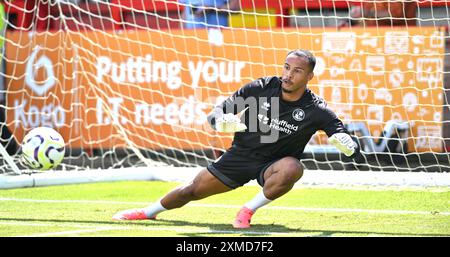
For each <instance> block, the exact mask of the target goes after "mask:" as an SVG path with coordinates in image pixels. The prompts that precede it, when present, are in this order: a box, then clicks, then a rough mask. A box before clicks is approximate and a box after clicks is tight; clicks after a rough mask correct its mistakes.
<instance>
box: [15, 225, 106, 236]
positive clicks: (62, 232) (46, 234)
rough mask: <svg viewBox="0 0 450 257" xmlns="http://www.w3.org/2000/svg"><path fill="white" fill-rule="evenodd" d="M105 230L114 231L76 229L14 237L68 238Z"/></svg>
mask: <svg viewBox="0 0 450 257" xmlns="http://www.w3.org/2000/svg"><path fill="white" fill-rule="evenodd" d="M105 230H115V228H112V227H104V228H93V229H78V230H69V231H59V232H48V233H41V234H33V235H25V236H16V237H46V236H68V235H76V234H81V233H92V232H98V231H105Z"/></svg>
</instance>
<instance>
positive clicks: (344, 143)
mask: <svg viewBox="0 0 450 257" xmlns="http://www.w3.org/2000/svg"><path fill="white" fill-rule="evenodd" d="M328 141H329V142H330V143H331V144H332V145H334V146H335V147H336V148H337V149H339V151H341V152H342V153H344V154H345V156H347V157H350V158H354V157H356V156H357V155H359V152H360V149H359V148H360V146H359V145H358V143H357V142H356V141H355V140H353V138H352V137H351V136H350V135H349V134H347V133H343V132H338V133H335V134H333V135H331V136H330V137H329V138H328Z"/></svg>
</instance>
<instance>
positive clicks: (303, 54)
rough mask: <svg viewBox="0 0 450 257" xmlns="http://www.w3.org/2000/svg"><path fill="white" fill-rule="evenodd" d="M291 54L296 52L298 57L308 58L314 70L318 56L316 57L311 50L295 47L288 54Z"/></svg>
mask: <svg viewBox="0 0 450 257" xmlns="http://www.w3.org/2000/svg"><path fill="white" fill-rule="evenodd" d="M290 54H294V55H296V56H298V57H305V58H306V59H307V60H308V64H309V67H310V68H311V71H314V67H316V57H314V55H313V54H312V53H311V52H310V51H308V50H304V49H295V50H292V51H290V52H289V53H288V54H287V55H286V56H289V55H290Z"/></svg>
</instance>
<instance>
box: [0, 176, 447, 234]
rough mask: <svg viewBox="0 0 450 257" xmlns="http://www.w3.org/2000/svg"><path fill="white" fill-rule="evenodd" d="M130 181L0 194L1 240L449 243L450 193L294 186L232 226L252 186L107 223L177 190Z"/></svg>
mask: <svg viewBox="0 0 450 257" xmlns="http://www.w3.org/2000/svg"><path fill="white" fill-rule="evenodd" d="M178 185H179V184H178V183H173V182H157V181H148V182H145V181H139V182H136V181H132V182H114V183H93V184H80V185H65V186H51V187H38V188H23V189H8V190H0V236H1V237H11V236H38V237H47V236H48V237H65V236H69V237H76V236H82V237H115V236H120V237H131V236H141V237H156V236H158V237H181V236H227V237H230V236H231V237H233V236H237V237H242V236H252V237H267V236H277V237H285V236H286V237H305V236H313V237H320V236H336V237H361V236H362V237H365V236H387V237H391V236H394V237H396V236H406V237H415V236H421V237H422V236H431V237H436V236H444V237H448V236H450V190H449V189H448V188H432V189H420V190H418V189H401V190H400V189H398V188H397V189H396V188H384V189H382V190H380V189H378V188H374V187H372V188H353V189H348V188H337V189H336V188H318V187H302V186H301V185H300V186H297V187H295V188H294V189H293V190H292V191H290V192H289V193H287V194H286V195H284V196H283V197H281V198H279V199H277V200H276V201H273V202H272V203H270V204H269V205H267V206H265V207H263V208H261V209H259V210H258V211H257V213H256V214H255V215H254V216H253V219H252V227H251V228H250V229H247V230H237V229H234V228H233V227H232V226H231V223H232V221H233V219H234V217H235V215H236V213H237V211H238V210H239V208H240V207H241V206H242V205H243V204H244V203H245V202H247V201H248V200H250V199H251V198H252V197H253V196H254V195H255V194H256V193H258V192H259V190H260V187H258V186H244V187H241V188H238V189H236V190H233V191H231V192H228V193H224V194H220V195H216V196H212V197H209V198H206V199H203V200H201V201H195V202H191V203H189V204H188V205H186V206H184V207H183V208H180V209H176V210H171V211H167V212H163V213H161V214H160V215H158V219H157V220H148V221H120V222H117V221H112V220H111V217H112V215H113V214H114V213H116V212H117V211H120V210H123V209H129V208H139V207H144V206H147V205H148V204H149V203H151V202H154V201H157V200H158V199H159V198H160V197H162V196H163V195H164V194H165V193H167V192H168V191H170V190H171V189H173V188H175V187H176V186H178Z"/></svg>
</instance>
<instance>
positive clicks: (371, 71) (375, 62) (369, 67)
mask: <svg viewBox="0 0 450 257" xmlns="http://www.w3.org/2000/svg"><path fill="white" fill-rule="evenodd" d="M384 71H385V61H384V56H367V58H366V73H367V74H368V75H383V74H384Z"/></svg>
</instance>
